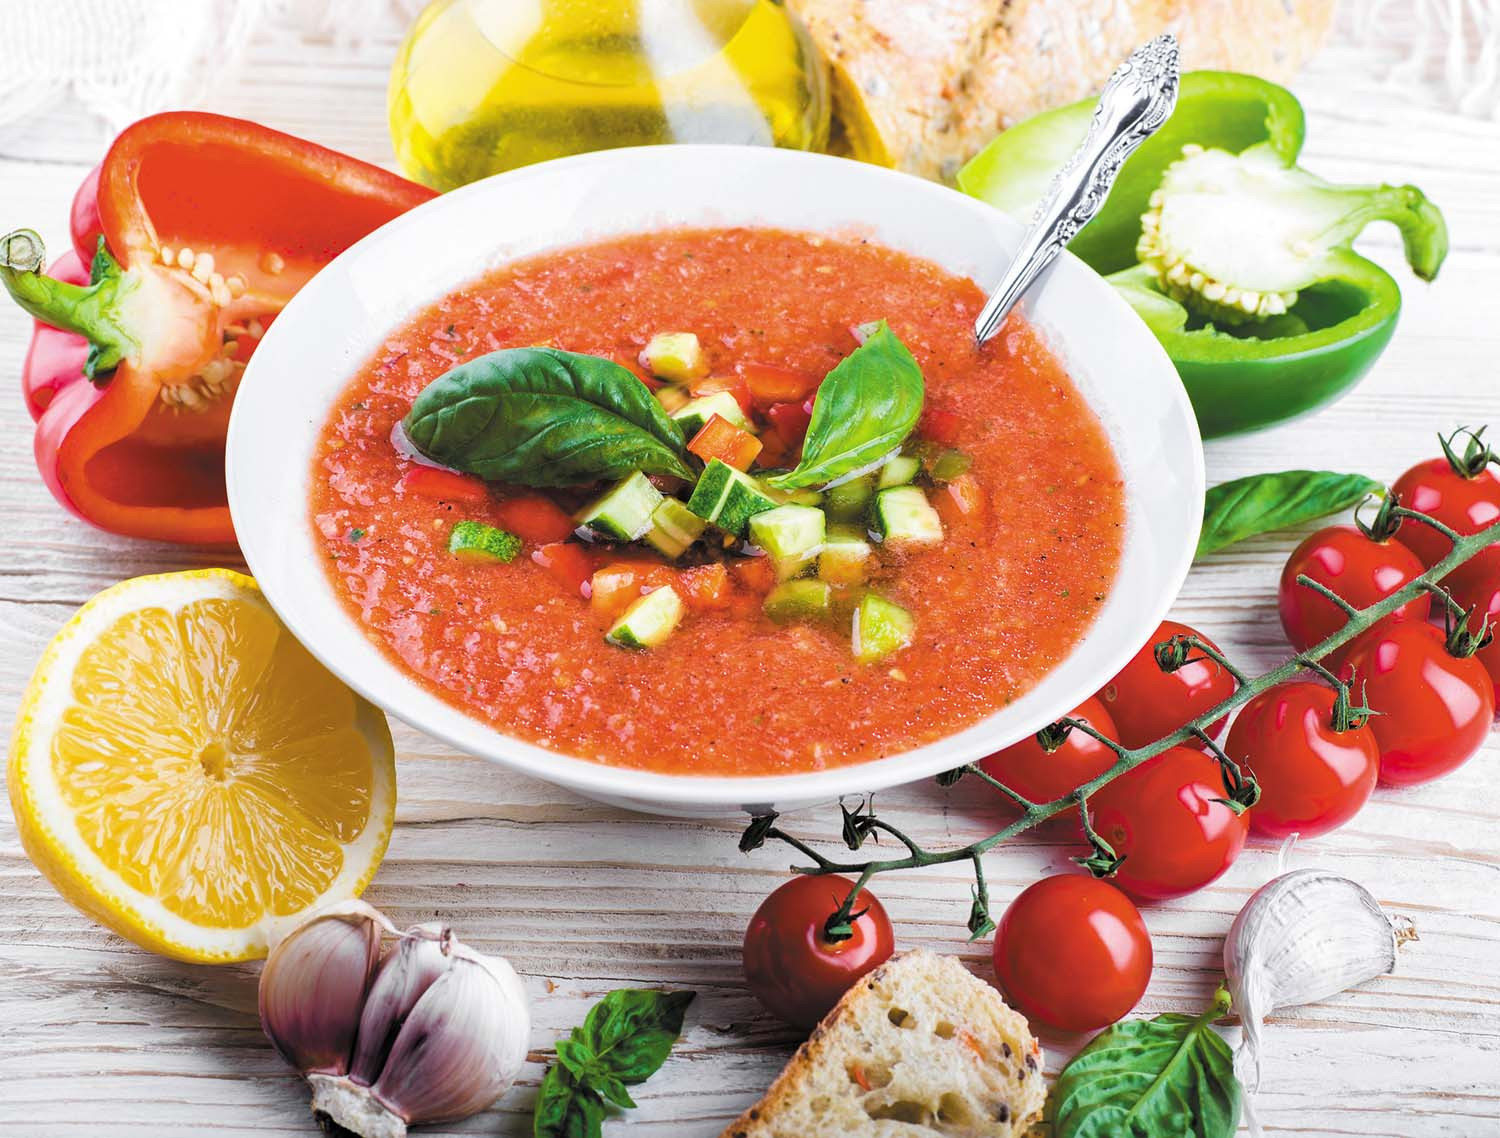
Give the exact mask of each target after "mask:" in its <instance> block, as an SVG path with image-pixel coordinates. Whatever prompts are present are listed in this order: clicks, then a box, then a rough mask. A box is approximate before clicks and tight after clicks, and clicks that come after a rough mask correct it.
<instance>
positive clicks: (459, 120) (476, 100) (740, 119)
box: [390, 0, 829, 190]
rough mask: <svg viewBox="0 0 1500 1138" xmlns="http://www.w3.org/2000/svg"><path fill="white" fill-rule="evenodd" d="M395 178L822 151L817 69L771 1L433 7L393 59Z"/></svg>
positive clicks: (545, 1) (460, 179) (515, 0)
mask: <svg viewBox="0 0 1500 1138" xmlns="http://www.w3.org/2000/svg"><path fill="white" fill-rule="evenodd" d="M390 119H391V135H392V138H393V139H394V141H395V145H396V157H397V159H398V161H399V162H400V164H401V168H402V169H403V170H404V171H405V172H406V174H407V175H408V176H410V177H412V178H415V179H417V180H418V181H421V182H424V183H426V184H427V185H429V186H432V187H433V188H435V189H439V190H447V189H451V188H453V187H455V186H460V185H463V184H464V183H466V182H472V181H474V180H475V179H477V178H482V177H485V176H486V175H488V174H494V173H496V172H498V171H501V170H509V169H512V168H514V167H517V166H525V165H528V164H529V163H532V162H540V161H543V160H544V159H548V158H557V157H560V156H562V155H565V154H577V153H580V152H582V151H587V150H603V149H607V148H610V147H616V146H640V145H645V144H649V143H663V142H735V143H748V144H757V145H766V146H771V145H774V146H786V147H793V148H797V149H804V150H808V149H822V148H823V147H824V146H826V144H827V141H828V123H829V96H828V82H827V75H826V70H825V68H824V65H823V62H822V60H821V58H820V57H819V55H818V53H817V49H816V48H815V47H814V46H813V44H812V42H811V40H810V39H809V38H808V37H807V34H806V32H805V31H804V29H803V28H802V25H801V24H800V23H799V22H798V20H797V18H796V16H794V15H793V14H792V13H791V12H789V11H788V10H787V9H786V7H785V6H784V5H783V4H782V3H781V0H436V2H435V3H433V4H431V5H429V6H428V8H427V9H425V10H424V11H423V12H422V14H421V15H420V16H419V17H418V18H417V21H416V23H415V24H414V25H413V26H412V29H411V31H410V32H409V33H408V35H407V37H406V41H405V42H404V43H403V44H402V47H401V50H400V52H399V54H398V55H397V58H396V64H395V68H394V71H393V73H392V76H391V87H390Z"/></svg>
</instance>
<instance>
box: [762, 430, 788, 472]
mask: <svg viewBox="0 0 1500 1138" xmlns="http://www.w3.org/2000/svg"><path fill="white" fill-rule="evenodd" d="M793 454H794V452H793V451H792V450H790V449H788V447H787V445H786V443H784V442H783V441H782V439H781V436H780V435H778V434H777V433H776V432H775V431H767V432H766V437H765V438H763V439H762V440H761V450H760V454H758V455H756V456H755V464H756V465H757V466H758V467H760V469H762V470H774V469H777V468H778V467H783V466H796V465H797V463H796V460H795V459H794V458H793V457H792V456H793Z"/></svg>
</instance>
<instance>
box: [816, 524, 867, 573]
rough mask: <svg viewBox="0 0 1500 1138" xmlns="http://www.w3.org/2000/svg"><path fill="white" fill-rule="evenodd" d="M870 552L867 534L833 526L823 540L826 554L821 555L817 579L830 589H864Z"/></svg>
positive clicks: (852, 528)
mask: <svg viewBox="0 0 1500 1138" xmlns="http://www.w3.org/2000/svg"><path fill="white" fill-rule="evenodd" d="M871 552H872V550H871V548H870V543H869V542H868V541H866V540H865V531H864V530H862V529H856V528H855V527H853V526H830V527H828V532H827V534H826V535H825V536H824V538H823V551H822V552H821V553H819V554H818V576H819V577H821V578H822V579H823V580H825V581H827V582H828V583H829V584H831V585H861V584H863V583H864V580H865V573H866V571H867V570H868V569H869V561H870V554H871Z"/></svg>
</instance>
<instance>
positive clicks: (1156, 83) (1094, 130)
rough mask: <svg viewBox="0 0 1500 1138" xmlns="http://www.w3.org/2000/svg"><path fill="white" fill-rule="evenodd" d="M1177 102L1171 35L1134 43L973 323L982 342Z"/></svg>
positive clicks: (1085, 219)
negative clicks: (1080, 140)
mask: <svg viewBox="0 0 1500 1138" xmlns="http://www.w3.org/2000/svg"><path fill="white" fill-rule="evenodd" d="M1176 105H1177V40H1176V37H1174V36H1172V35H1171V34H1170V33H1168V34H1166V35H1160V36H1157V37H1156V38H1155V39H1154V40H1152V41H1151V42H1150V43H1148V44H1146V45H1145V46H1144V47H1141V48H1137V49H1136V50H1135V51H1134V52H1133V53H1132V54H1131V56H1130V58H1129V59H1127V60H1126V61H1125V62H1124V63H1122V64H1121V65H1120V66H1119V67H1118V68H1117V69H1116V70H1115V73H1114V74H1113V75H1111V76H1110V77H1109V82H1108V83H1106V84H1105V85H1104V91H1103V93H1102V94H1101V95H1100V96H1099V105H1098V106H1097V107H1095V108H1094V117H1093V120H1092V121H1091V122H1090V123H1089V133H1088V137H1087V138H1085V139H1084V141H1083V145H1082V146H1080V147H1079V148H1078V151H1077V153H1075V154H1074V155H1073V157H1071V158H1069V159H1068V161H1067V164H1066V165H1064V166H1063V168H1062V169H1061V170H1059V171H1058V173H1057V177H1055V178H1054V179H1053V180H1052V187H1051V188H1050V189H1049V190H1048V191H1047V196H1046V197H1045V198H1043V199H1042V203H1041V205H1039V206H1038V207H1037V211H1036V217H1035V219H1033V221H1032V223H1031V228H1029V229H1028V230H1027V231H1026V236H1025V237H1023V238H1022V239H1021V248H1020V249H1019V250H1018V251H1017V252H1016V255H1015V258H1014V259H1013V260H1012V261H1011V263H1010V266H1009V267H1008V268H1007V269H1006V270H1005V276H1004V277H1003V278H1001V281H1000V284H999V285H998V286H996V288H995V291H994V292H993V293H991V294H990V299H989V301H988V302H987V303H986V304H985V306H984V311H982V312H981V313H980V314H979V318H978V319H977V320H975V321H974V335H975V336H976V337H977V338H978V340H979V342H980V343H981V344H982V343H984V342H985V341H986V340H988V339H989V338H990V337H991V336H993V335H994V334H995V333H996V332H997V331H999V329H1000V325H1001V323H1002V322H1003V321H1004V320H1005V315H1006V313H1008V312H1009V311H1010V310H1011V308H1012V306H1014V305H1015V303H1016V301H1018V300H1020V299H1021V294H1022V293H1024V292H1025V291H1026V290H1027V289H1028V288H1030V287H1031V286H1032V284H1033V283H1034V282H1035V281H1036V279H1037V277H1038V276H1039V275H1040V274H1041V272H1042V270H1043V269H1045V268H1046V267H1047V266H1048V265H1050V264H1051V263H1052V262H1053V261H1054V260H1055V259H1056V258H1057V255H1058V253H1060V252H1062V249H1063V246H1065V245H1066V244H1067V243H1068V242H1069V241H1071V240H1072V239H1073V235H1074V234H1076V233H1077V232H1078V231H1079V230H1080V229H1082V228H1083V226H1084V225H1085V224H1086V223H1087V222H1088V221H1089V219H1090V218H1092V217H1093V216H1094V214H1096V213H1098V212H1099V207H1100V206H1102V205H1103V204H1104V199H1105V198H1106V197H1108V196H1109V188H1110V186H1112V185H1113V184H1114V181H1115V175H1117V174H1118V173H1119V172H1120V167H1121V166H1122V165H1124V162H1125V159H1127V158H1129V157H1130V155H1131V154H1132V153H1133V152H1134V151H1135V148H1136V147H1137V146H1139V145H1140V144H1141V143H1142V142H1144V141H1145V140H1146V139H1147V138H1149V137H1150V136H1151V134H1152V133H1153V132H1155V130H1156V128H1157V127H1159V126H1161V124H1162V123H1164V122H1166V121H1167V118H1168V116H1170V115H1171V113H1172V108H1173V107H1175V106H1176Z"/></svg>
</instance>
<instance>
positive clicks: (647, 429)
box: [311, 228, 1125, 775]
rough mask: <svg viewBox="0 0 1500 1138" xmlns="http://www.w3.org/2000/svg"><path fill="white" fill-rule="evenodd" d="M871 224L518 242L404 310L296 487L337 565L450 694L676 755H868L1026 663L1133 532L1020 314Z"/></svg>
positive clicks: (699, 768)
mask: <svg viewBox="0 0 1500 1138" xmlns="http://www.w3.org/2000/svg"><path fill="white" fill-rule="evenodd" d="M983 299H984V298H983V295H982V294H981V292H980V290H979V288H978V287H977V286H976V285H975V284H974V283H973V282H972V281H969V280H966V279H963V278H961V277H958V276H955V275H953V274H951V273H949V272H946V271H945V270H943V269H941V268H939V267H938V266H936V265H934V264H931V263H929V262H927V261H923V260H920V259H918V258H915V257H911V256H908V255H906V254H904V253H899V252H896V251H894V250H891V249H887V248H883V247H881V246H879V245H877V244H875V243H872V242H870V241H866V240H861V239H859V238H857V237H831V236H820V235H816V234H804V233H794V232H787V231H783V230H776V229H759V228H736V229H680V230H666V231H662V232H655V233H649V234H643V235H640V236H632V237H626V238H620V239H614V240H609V241H603V242H599V243H595V244H588V245H583V246H579V247H575V248H568V249H561V250H557V251H553V252H548V253H543V254H540V255H537V256H533V257H530V258H527V259H525V260H520V261H516V262H514V263H512V264H509V265H507V266H506V267H504V268H501V269H499V270H497V271H495V272H493V273H491V274H490V275H488V276H486V277H483V278H482V279H480V280H478V281H475V282H474V283H473V284H471V285H468V286H467V287H465V288H462V289H460V290H458V291H457V292H455V293H453V294H452V295H451V296H448V297H446V298H444V299H443V300H441V301H439V302H437V303H436V304H434V305H432V306H431V307H430V308H428V309H426V310H425V311H424V312H422V313H421V314H419V315H418V316H416V317H415V318H413V319H411V320H410V321H408V322H407V324H406V325H405V326H404V327H402V328H401V329H399V330H398V331H396V332H394V333H393V334H392V335H391V336H390V337H389V339H387V340H386V342H385V344H384V345H383V346H382V347H381V349H380V350H379V351H378V352H377V353H376V355H375V357H374V358H373V359H371V360H370V361H369V362H368V363H367V364H366V365H365V366H364V367H363V368H362V369H361V371H360V372H359V373H358V374H357V375H356V376H355V377H354V379H353V380H352V382H351V383H350V384H349V385H348V387H347V389H346V390H345V391H344V392H343V394H342V395H341V396H340V398H339V400H338V402H337V404H336V406H335V408H334V410H333V412H332V415H331V416H330V418H329V420H328V423H327V426H326V429H325V430H324V432H323V435H322V438H321V440H320V443H319V447H318V452H317V456H316V459H315V469H314V471H313V490H312V503H311V516H312V524H313V526H314V527H315V530H316V534H317V540H318V541H319V543H320V545H321V547H322V549H323V550H324V551H325V552H326V554H327V564H328V571H329V574H330V577H331V581H332V584H333V587H334V589H335V591H336V592H337V593H338V595H339V596H340V598H341V599H342V601H343V603H344V605H345V606H346V607H347V609H348V611H349V612H350V614H351V615H352V616H353V618H354V619H355V620H357V621H358V622H359V623H360V624H361V625H363V627H364V628H365V630H366V632H367V634H368V636H369V638H370V639H371V640H372V641H373V642H374V643H375V644H376V645H378V646H379V648H380V649H381V650H383V651H384V652H386V653H388V654H389V655H390V656H391V657H393V658H394V659H395V660H397V661H399V663H400V665H401V666H402V667H403V668H404V669H405V670H406V671H407V672H409V673H410V674H412V675H413V676H415V677H416V678H418V679H419V680H420V681H421V683H423V684H424V685H425V686H426V687H427V688H429V689H430V690H432V691H433V692H435V693H437V694H438V695H439V696H440V697H441V698H443V699H444V700H446V701H447V702H448V703H450V704H452V705H454V706H456V707H458V708H460V709H462V710H464V711H465V712H467V713H468V714H470V715H473V716H476V717H478V718H480V719H481V720H483V721H486V722H488V723H490V724H493V725H494V727H495V728H496V729H497V730H499V731H503V732H505V733H508V734H511V735H513V736H516V737H518V738H521V739H525V740H528V741H530V742H532V743H536V744H540V745H542V746H544V747H548V748H551V749H553V750H556V751H558V752H560V753H564V754H568V755H574V756H579V757H583V758H587V759H592V760H595V761H598V762H602V763H610V764H615V765H619V766H628V767H637V768H646V769H650V770H654V771H660V772H666V773H676V774H714V775H765V774H780V773H789V772H800V771H809V770H815V769H821V768H825V767H832V766H838V765H842V764H847V763H855V762H862V761H866V760H870V759H875V758H879V757H881V756H885V755H889V754H893V753H896V752H900V751H904V750H908V749H910V748H912V747H915V746H917V745H920V744H923V743H927V742H931V741H933V740H935V739H938V738H940V737H942V736H945V735H949V734H952V733H954V732H955V731H958V730H960V729H962V728H964V727H966V726H969V725H971V724H973V723H975V722H976V721H978V720H980V719H982V718H983V717H985V716H986V715H989V714H992V713H993V712H995V711H997V710H998V709H999V708H1001V707H1002V706H1004V705H1005V704H1006V703H1008V702H1009V701H1011V700H1013V699H1015V698H1016V697H1017V696H1019V695H1021V694H1022V693H1024V692H1026V691H1027V690H1028V689H1029V688H1031V687H1032V686H1034V685H1035V684H1036V683H1037V681H1038V680H1039V679H1040V678H1041V677H1042V676H1043V675H1045V674H1046V673H1047V672H1048V671H1049V670H1050V669H1051V668H1052V667H1053V666H1054V665H1055V664H1056V663H1057V662H1058V661H1059V660H1060V659H1061V658H1062V657H1063V656H1064V655H1065V654H1066V653H1067V652H1068V651H1069V650H1070V648H1071V647H1072V646H1073V645H1074V644H1075V643H1076V642H1077V641H1078V640H1079V639H1080V637H1081V636H1082V635H1083V633H1084V632H1085V631H1086V629H1087V628H1088V626H1089V625H1090V623H1091V622H1092V621H1093V619H1094V616H1095V614H1096V612H1097V611H1098V609H1099V608H1100V607H1101V605H1102V603H1103V601H1104V600H1105V596H1106V594H1107V592H1108V591H1109V589H1110V586H1111V584H1112V582H1113V580H1114V578H1115V573H1116V570H1117V568H1118V565H1119V560H1120V553H1121V547H1122V543H1123V537H1124V514H1125V506H1124V501H1125V493H1124V486H1123V484H1122V481H1121V475H1120V469H1119V466H1118V464H1117V463H1116V460H1115V456H1114V454H1113V452H1112V451H1111V449H1110V446H1109V442H1108V439H1107V437H1106V435H1105V432H1104V430H1103V428H1102V427H1101V425H1100V423H1099V421H1098V419H1097V418H1096V416H1095V415H1094V413H1093V412H1092V410H1091V409H1090V408H1089V406H1088V405H1087V403H1086V402H1085V401H1084V400H1083V398H1082V397H1081V396H1080V395H1079V393H1078V391H1077V389H1076V388H1075V387H1074V386H1073V384H1072V383H1071V382H1070V380H1069V378H1068V376H1067V374H1066V372H1065V371H1064V369H1063V368H1062V367H1061V366H1060V364H1059V362H1058V360H1057V359H1056V358H1055V357H1054V356H1053V355H1052V353H1051V352H1050V351H1049V350H1048V348H1047V346H1046V344H1045V343H1044V342H1043V340H1042V339H1041V338H1040V337H1039V336H1038V335H1037V334H1036V333H1035V331H1033V330H1032V329H1031V328H1029V327H1028V326H1027V325H1026V323H1025V322H1024V320H1022V319H1021V318H1020V317H1019V316H1014V315H1013V316H1012V317H1011V318H1010V321H1009V323H1008V324H1007V326H1006V328H1005V329H1004V330H1003V331H1002V333H1001V334H1000V335H999V336H997V337H996V338H995V339H993V340H992V341H990V342H989V343H988V344H986V345H984V346H978V345H976V344H975V341H974V334H973V321H974V317H975V315H976V314H977V312H978V311H979V308H980V306H981V305H982V303H983Z"/></svg>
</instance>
